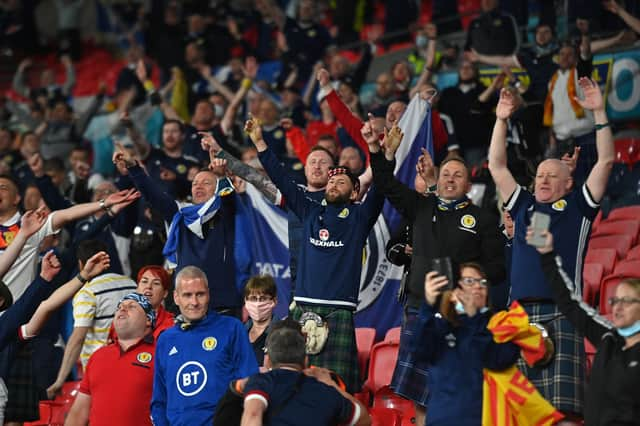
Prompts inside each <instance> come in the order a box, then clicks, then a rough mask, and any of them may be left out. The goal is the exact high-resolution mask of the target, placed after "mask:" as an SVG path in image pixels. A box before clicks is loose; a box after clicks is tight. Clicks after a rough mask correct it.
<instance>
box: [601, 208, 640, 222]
mask: <svg viewBox="0 0 640 426" xmlns="http://www.w3.org/2000/svg"><path fill="white" fill-rule="evenodd" d="M638 218H640V206H627V207H618V208H617V209H613V210H611V213H609V216H607V220H627V219H631V220H637V219H638Z"/></svg>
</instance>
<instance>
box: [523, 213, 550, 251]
mask: <svg viewBox="0 0 640 426" xmlns="http://www.w3.org/2000/svg"><path fill="white" fill-rule="evenodd" d="M550 223H551V217H550V216H549V215H548V214H546V213H540V212H533V215H532V216H531V229H532V230H533V235H532V236H531V238H530V239H529V241H527V243H528V244H529V245H531V246H533V247H544V245H545V244H546V242H547V241H546V238H545V237H544V236H543V235H542V234H543V232H544V231H548V230H549V224H550Z"/></svg>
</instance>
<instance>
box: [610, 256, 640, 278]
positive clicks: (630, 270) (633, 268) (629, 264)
mask: <svg viewBox="0 0 640 426" xmlns="http://www.w3.org/2000/svg"><path fill="white" fill-rule="evenodd" d="M613 273H614V275H623V276H625V277H629V278H640V260H639V259H633V260H623V261H621V262H618V264H617V265H616V269H614V270H613Z"/></svg>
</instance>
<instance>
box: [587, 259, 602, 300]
mask: <svg viewBox="0 0 640 426" xmlns="http://www.w3.org/2000/svg"><path fill="white" fill-rule="evenodd" d="M603 271H604V267H603V266H602V265H601V264H599V263H585V265H584V270H583V272H582V279H583V281H584V285H583V289H582V296H583V299H584V301H585V302H587V303H588V304H589V305H591V306H594V305H595V303H596V298H597V296H598V292H599V291H600V281H602V276H603Z"/></svg>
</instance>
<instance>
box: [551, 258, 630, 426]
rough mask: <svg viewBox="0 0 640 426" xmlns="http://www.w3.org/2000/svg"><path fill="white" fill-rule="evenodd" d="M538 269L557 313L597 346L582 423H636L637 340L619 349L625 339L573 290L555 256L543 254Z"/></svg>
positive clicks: (617, 425) (593, 425) (588, 425)
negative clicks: (540, 266) (544, 278)
mask: <svg viewBox="0 0 640 426" xmlns="http://www.w3.org/2000/svg"><path fill="white" fill-rule="evenodd" d="M542 270H543V271H544V274H545V277H546V279H547V281H548V282H549V284H550V285H551V290H552V292H553V298H554V299H555V302H556V303H557V304H558V309H560V312H562V313H563V314H564V315H565V316H566V317H567V319H568V320H569V321H571V324H573V326H574V327H575V329H576V332H577V333H580V334H584V336H585V337H586V338H587V339H589V341H590V342H591V343H592V344H593V345H594V346H595V347H596V348H597V352H596V356H595V358H594V360H593V366H592V367H591V376H590V379H589V384H588V385H587V391H586V395H585V401H584V421H585V423H584V424H585V425H586V426H601V425H602V426H604V425H615V426H624V425H640V391H638V389H640V343H636V344H635V345H634V346H632V347H630V348H628V349H626V350H624V349H623V348H624V345H625V339H624V338H623V337H622V336H620V335H619V334H618V332H617V331H616V329H615V328H613V326H612V325H611V324H610V323H609V322H608V321H607V320H606V319H604V318H603V317H601V316H599V315H598V313H597V312H596V310H595V309H593V308H592V307H590V306H588V305H587V304H586V303H584V302H583V301H582V299H581V298H580V296H578V295H576V294H575V292H573V282H572V281H571V280H569V279H567V275H566V273H564V271H563V270H562V260H561V258H560V257H559V256H557V257H555V255H554V253H549V254H545V255H543V256H542ZM563 277H564V278H563Z"/></svg>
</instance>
